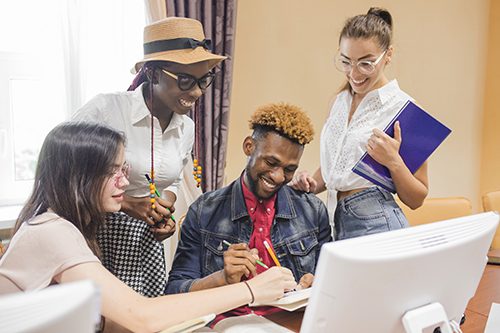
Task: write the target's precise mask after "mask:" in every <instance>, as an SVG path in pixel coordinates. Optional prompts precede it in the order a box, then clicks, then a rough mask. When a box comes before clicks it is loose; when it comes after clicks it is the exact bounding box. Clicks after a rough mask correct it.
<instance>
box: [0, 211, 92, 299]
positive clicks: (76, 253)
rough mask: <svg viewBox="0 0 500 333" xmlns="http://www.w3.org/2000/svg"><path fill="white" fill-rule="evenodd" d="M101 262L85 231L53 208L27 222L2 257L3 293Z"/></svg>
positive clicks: (43, 283) (26, 288)
mask: <svg viewBox="0 0 500 333" xmlns="http://www.w3.org/2000/svg"><path fill="white" fill-rule="evenodd" d="M86 262H99V259H98V258H97V257H96V256H95V255H94V254H93V253H92V251H91V250H90V248H89V247H88V245H87V242H86V241H85V238H84V237H83V235H82V233H81V232H80V231H79V230H78V229H77V228H76V227H75V226H74V225H73V224H71V223H70V222H68V221H67V220H65V219H63V218H61V217H60V216H59V215H57V214H55V213H53V212H46V213H43V214H41V215H38V216H36V217H35V218H34V219H32V220H30V221H28V222H25V223H23V225H22V226H21V228H20V229H19V230H18V231H17V232H16V234H15V235H14V237H13V238H12V240H11V241H10V244H9V246H8V248H7V251H6V252H5V253H4V255H3V256H2V257H1V258H0V295H1V294H6V293H10V292H16V291H29V290H38V289H42V288H45V287H47V286H49V285H50V284H53V283H54V281H53V278H54V276H56V275H58V274H60V273H61V272H63V271H65V270H66V269H68V268H70V267H72V266H75V265H78V264H82V263H86Z"/></svg>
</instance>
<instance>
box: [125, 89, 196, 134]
mask: <svg viewBox="0 0 500 333" xmlns="http://www.w3.org/2000/svg"><path fill="white" fill-rule="evenodd" d="M143 87H144V83H142V84H141V85H140V86H138V87H137V88H135V90H134V91H133V92H132V95H133V96H134V100H135V101H136V103H134V105H133V110H132V124H133V125H137V124H138V123H140V122H141V121H146V120H147V121H151V119H150V118H149V117H150V115H151V113H150V111H149V109H148V106H147V105H146V101H145V100H144V93H143ZM183 117H187V116H183V115H179V114H177V113H174V114H173V115H172V119H171V120H170V124H168V126H167V128H166V130H165V133H167V132H169V131H171V130H174V129H177V130H178V131H179V134H183V132H184V120H183Z"/></svg>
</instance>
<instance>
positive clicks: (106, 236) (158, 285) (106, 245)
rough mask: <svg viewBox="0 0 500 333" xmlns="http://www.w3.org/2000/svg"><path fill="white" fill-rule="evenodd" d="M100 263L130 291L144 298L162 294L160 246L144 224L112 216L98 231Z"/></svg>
mask: <svg viewBox="0 0 500 333" xmlns="http://www.w3.org/2000/svg"><path fill="white" fill-rule="evenodd" d="M97 241H98V243H99V247H100V248H101V252H102V263H103V265H104V267H106V268H107V269H108V270H109V271H110V272H111V273H113V274H114V275H115V276H116V277H117V278H119V279H120V280H122V281H123V282H124V283H126V284H127V285H128V286H130V287H131V288H132V289H134V290H135V291H137V292H138V293H140V294H141V295H144V296H147V297H156V296H160V295H163V294H164V291H165V286H166V268H165V255H164V252H163V244H162V243H161V242H158V241H157V240H156V239H155V238H154V235H153V233H152V231H151V229H150V227H149V226H148V224H147V223H146V222H145V221H142V220H139V219H136V218H133V217H130V216H128V215H127V214H125V213H123V212H118V213H111V214H109V215H108V216H107V217H106V224H105V225H103V226H101V228H99V231H98V233H97Z"/></svg>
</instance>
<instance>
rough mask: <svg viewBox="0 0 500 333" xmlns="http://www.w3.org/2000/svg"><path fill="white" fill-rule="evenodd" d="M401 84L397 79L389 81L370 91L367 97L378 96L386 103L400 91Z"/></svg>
mask: <svg viewBox="0 0 500 333" xmlns="http://www.w3.org/2000/svg"><path fill="white" fill-rule="evenodd" d="M399 90H400V89H399V85H398V81H397V80H396V79H394V80H391V81H389V82H388V83H386V84H385V85H383V86H382V87H380V88H378V89H375V90H372V91H370V92H369V93H368V95H367V96H366V97H369V98H371V96H373V97H375V98H378V99H379V100H380V103H382V104H384V103H385V102H386V101H387V100H389V99H390V98H392V96H394V94H395V93H396V92H398V91H399Z"/></svg>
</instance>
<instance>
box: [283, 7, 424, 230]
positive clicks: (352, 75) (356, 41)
mask: <svg viewBox="0 0 500 333" xmlns="http://www.w3.org/2000/svg"><path fill="white" fill-rule="evenodd" d="M393 53H394V49H393V46H392V17H391V14H390V13H389V12H388V11H387V10H385V9H381V8H370V10H369V11H368V13H367V14H365V15H357V16H354V17H352V18H350V19H348V20H347V21H346V23H345V25H344V27H343V29H342V32H341V34H340V38H339V51H338V54H337V55H336V57H335V65H336V67H337V69H338V70H339V71H340V72H342V73H343V74H344V75H345V77H346V80H347V82H346V84H345V86H344V87H343V88H342V89H341V91H340V92H339V94H338V95H337V97H336V99H335V101H334V103H333V106H332V109H331V110H330V114H329V117H328V119H327V121H326V124H325V125H324V127H323V130H322V133H321V143H320V146H321V148H320V149H321V156H320V167H319V169H318V170H317V171H316V172H315V173H314V174H313V175H312V176H311V175H309V174H308V172H307V171H302V172H300V173H298V174H297V176H296V177H295V178H294V180H293V181H292V182H291V184H290V186H292V187H294V188H295V189H300V190H303V191H307V192H313V193H320V192H323V191H325V190H327V191H328V210H329V212H330V218H332V217H333V221H331V222H333V223H334V224H335V238H336V239H346V238H352V237H359V236H363V235H367V234H373V233H378V232H384V231H388V230H394V229H400V228H404V227H407V226H408V222H407V220H406V218H405V216H404V214H403V212H402V211H401V209H400V208H399V207H398V205H397V203H396V202H395V201H394V198H393V195H392V194H391V193H390V192H387V191H386V190H384V189H382V188H380V187H378V186H375V185H374V184H373V183H371V182H370V181H368V180H366V179H364V178H362V177H360V176H358V175H356V174H355V173H353V172H352V171H351V169H352V167H353V166H354V164H355V163H356V162H357V161H358V160H359V159H360V157H361V156H362V155H363V153H364V152H365V151H367V152H368V154H369V155H370V156H371V157H373V158H374V159H375V160H376V161H377V162H379V163H381V164H382V165H384V166H385V167H387V168H388V169H389V171H390V173H391V177H392V179H393V181H394V184H395V186H396V190H397V195H398V197H399V198H400V199H401V201H402V202H404V203H405V204H406V205H407V206H409V207H410V208H413V209H416V208H418V207H419V206H421V205H422V203H423V200H424V199H425V197H426V196H427V193H428V179H427V162H425V163H424V164H423V165H422V166H421V167H420V168H419V169H418V170H417V171H416V172H415V173H414V174H412V173H411V172H410V170H409V169H408V168H407V166H406V165H405V163H404V162H403V160H402V158H401V156H400V155H399V146H400V144H401V141H402V140H404V133H401V129H400V126H399V123H397V122H396V123H395V125H394V133H395V135H394V137H390V136H388V135H386V134H385V133H384V132H383V131H382V130H381V129H383V128H384V127H385V126H386V124H387V123H389V121H390V120H391V119H392V118H393V117H394V116H395V115H396V113H397V112H398V111H399V110H400V108H401V107H402V106H403V105H404V104H405V103H406V102H407V101H408V100H413V99H412V98H411V96H409V95H408V94H406V93H405V92H404V91H402V90H401V89H400V88H399V85H398V83H397V81H396V80H392V81H389V80H388V79H387V77H386V75H385V72H384V70H385V67H386V66H387V65H388V64H389V63H390V62H391V58H392V56H393Z"/></svg>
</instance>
